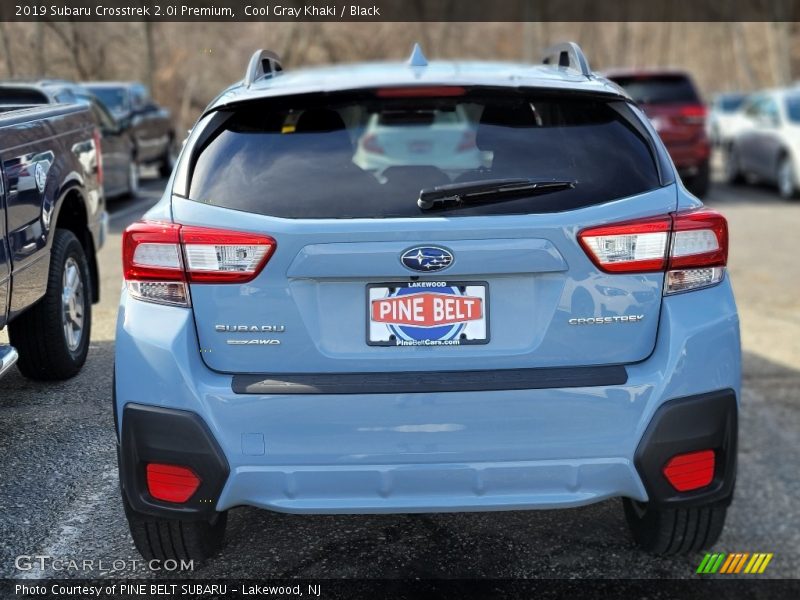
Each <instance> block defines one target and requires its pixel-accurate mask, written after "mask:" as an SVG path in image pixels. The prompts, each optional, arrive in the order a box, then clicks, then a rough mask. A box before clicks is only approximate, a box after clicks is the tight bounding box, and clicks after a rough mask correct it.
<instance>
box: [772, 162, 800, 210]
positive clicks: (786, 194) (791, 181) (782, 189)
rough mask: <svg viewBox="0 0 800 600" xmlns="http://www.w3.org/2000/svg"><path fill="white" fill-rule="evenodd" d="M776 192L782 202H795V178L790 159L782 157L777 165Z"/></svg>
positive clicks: (796, 193)
mask: <svg viewBox="0 0 800 600" xmlns="http://www.w3.org/2000/svg"><path fill="white" fill-rule="evenodd" d="M776 179H777V182H778V192H779V193H780V195H781V198H783V199H784V200H795V199H797V196H798V191H797V183H796V182H797V177H796V173H795V170H794V164H793V163H792V159H791V158H790V157H788V156H784V157H783V158H781V160H780V161H779V163H778V174H777V177H776Z"/></svg>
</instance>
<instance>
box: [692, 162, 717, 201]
mask: <svg viewBox="0 0 800 600" xmlns="http://www.w3.org/2000/svg"><path fill="white" fill-rule="evenodd" d="M710 183H711V169H710V167H709V164H708V163H707V162H706V163H703V164H702V165H700V167H698V170H697V173H696V174H695V175H692V177H690V178H689V180H688V181H687V182H686V187H687V189H688V190H689V191H690V192H692V194H694V195H695V196H697V197H698V198H703V197H704V196H705V195H706V194H707V193H708V187H709V185H710Z"/></svg>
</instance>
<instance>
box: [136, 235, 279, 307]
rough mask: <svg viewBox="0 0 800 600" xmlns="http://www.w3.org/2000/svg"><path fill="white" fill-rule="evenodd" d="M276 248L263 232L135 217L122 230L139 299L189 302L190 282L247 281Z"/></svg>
mask: <svg viewBox="0 0 800 600" xmlns="http://www.w3.org/2000/svg"><path fill="white" fill-rule="evenodd" d="M275 247H276V242H275V240H274V239H273V238H271V237H269V236H265V235H258V234H253V233H243V232H235V231H226V230H220V229H209V228H205V227H193V226H189V225H179V224H177V223H162V222H159V221H139V222H137V223H134V224H133V225H131V226H130V227H128V228H127V229H126V230H125V233H124V234H123V238H122V263H123V275H124V277H125V281H126V282H127V288H128V291H129V293H130V294H131V295H132V296H133V297H135V298H137V299H139V300H146V301H149V302H156V303H159V304H173V305H178V306H188V305H189V290H188V286H187V284H188V283H246V282H248V281H251V280H252V279H254V278H255V277H256V276H257V275H258V274H259V273H260V272H261V269H262V268H263V267H264V265H265V264H266V263H267V261H268V260H269V258H270V256H272V253H273V252H274V251H275Z"/></svg>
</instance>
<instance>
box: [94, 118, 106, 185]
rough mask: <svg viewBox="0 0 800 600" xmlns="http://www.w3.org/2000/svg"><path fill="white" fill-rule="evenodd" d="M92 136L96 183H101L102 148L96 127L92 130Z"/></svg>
mask: <svg viewBox="0 0 800 600" xmlns="http://www.w3.org/2000/svg"><path fill="white" fill-rule="evenodd" d="M92 138H93V140H94V154H95V161H96V163H97V185H103V148H102V145H101V144H100V131H99V130H98V129H95V130H94V134H93V135H92Z"/></svg>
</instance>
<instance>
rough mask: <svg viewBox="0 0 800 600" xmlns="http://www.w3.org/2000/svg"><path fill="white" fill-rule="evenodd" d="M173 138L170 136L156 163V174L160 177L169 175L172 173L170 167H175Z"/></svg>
mask: <svg viewBox="0 0 800 600" xmlns="http://www.w3.org/2000/svg"><path fill="white" fill-rule="evenodd" d="M174 145H175V143H174V140H173V139H172V138H170V140H169V144H168V145H167V149H166V150H165V151H164V156H163V157H162V159H161V162H160V163H159V165H158V174H159V175H160V176H161V177H169V176H170V175H172V169H173V168H174V167H175V150H174Z"/></svg>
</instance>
